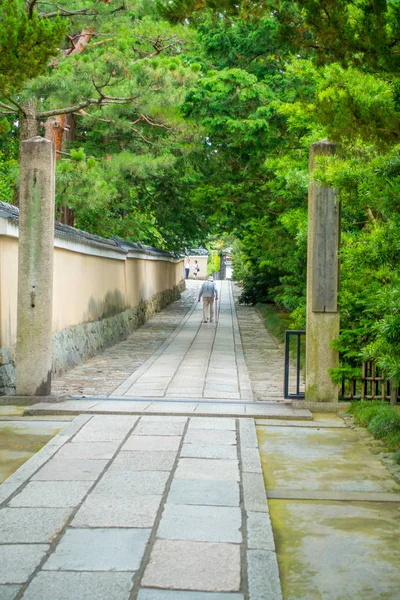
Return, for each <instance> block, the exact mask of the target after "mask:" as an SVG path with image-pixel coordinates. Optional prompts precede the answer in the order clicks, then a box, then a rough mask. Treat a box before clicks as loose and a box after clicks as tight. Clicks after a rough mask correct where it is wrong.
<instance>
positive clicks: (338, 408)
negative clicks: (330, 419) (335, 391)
mask: <svg viewBox="0 0 400 600" xmlns="http://www.w3.org/2000/svg"><path fill="white" fill-rule="evenodd" d="M350 405H351V402H306V401H305V400H304V401H303V400H293V401H292V404H291V406H292V408H294V409H308V410H309V411H311V412H315V413H340V412H346V410H347V409H348V408H349V407H350Z"/></svg>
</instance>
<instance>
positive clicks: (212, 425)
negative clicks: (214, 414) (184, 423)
mask: <svg viewBox="0 0 400 600" xmlns="http://www.w3.org/2000/svg"><path fill="white" fill-rule="evenodd" d="M191 429H207V430H209V431H210V430H212V429H223V430H224V429H225V430H228V431H236V419H229V418H228V419H226V418H224V417H219V418H207V417H193V418H192V419H190V422H189V427H188V431H189V430H191Z"/></svg>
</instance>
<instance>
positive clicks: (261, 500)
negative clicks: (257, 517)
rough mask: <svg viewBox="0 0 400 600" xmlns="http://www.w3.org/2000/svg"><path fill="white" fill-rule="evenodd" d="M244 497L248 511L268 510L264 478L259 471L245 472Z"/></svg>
mask: <svg viewBox="0 0 400 600" xmlns="http://www.w3.org/2000/svg"><path fill="white" fill-rule="evenodd" d="M243 497H244V505H245V508H246V510H247V511H250V512H251V511H254V512H268V504H267V498H266V495H265V488H264V480H263V477H262V475H260V474H259V473H243Z"/></svg>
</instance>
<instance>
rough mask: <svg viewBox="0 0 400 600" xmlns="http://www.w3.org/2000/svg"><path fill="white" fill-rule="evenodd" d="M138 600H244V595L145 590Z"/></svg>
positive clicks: (142, 590)
mask: <svg viewBox="0 0 400 600" xmlns="http://www.w3.org/2000/svg"><path fill="white" fill-rule="evenodd" d="M138 600H244V596H243V595H242V594H224V593H221V594H220V593H216V594H214V593H213V592H178V591H176V590H154V589H152V590H151V589H149V588H143V589H141V590H140V592H139V595H138Z"/></svg>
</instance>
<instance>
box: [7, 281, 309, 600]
mask: <svg viewBox="0 0 400 600" xmlns="http://www.w3.org/2000/svg"><path fill="white" fill-rule="evenodd" d="M200 285H201V282H190V284H189V289H188V291H187V292H186V293H185V294H184V295H183V297H182V299H181V300H180V301H178V302H176V303H174V304H173V305H171V306H170V307H168V308H167V309H166V310H165V311H162V313H161V314H159V315H156V316H155V317H154V318H153V319H151V320H150V321H149V322H148V323H147V324H146V325H145V326H144V327H143V328H141V329H139V330H137V331H136V332H134V334H133V335H132V336H130V338H129V339H128V340H127V341H126V342H122V343H121V344H117V345H116V346H114V347H113V348H111V349H109V350H108V351H106V352H105V353H104V354H103V355H101V356H99V357H95V358H94V359H92V360H91V361H88V363H86V364H85V365H82V366H80V367H77V368H76V369H73V370H72V371H70V372H69V373H67V374H66V375H65V376H64V377H63V378H62V379H61V380H59V381H58V382H56V384H55V386H54V388H53V391H54V392H55V393H57V392H58V393H60V392H64V393H67V394H68V393H72V397H71V398H69V399H67V400H64V401H61V402H58V403H53V404H47V403H39V404H37V405H34V406H32V407H27V408H26V409H25V414H30V415H35V414H36V415H59V414H62V415H75V414H76V415H80V416H77V418H76V419H74V421H73V422H72V423H69V424H68V425H66V426H65V428H64V429H63V430H62V431H61V432H60V433H59V434H58V435H57V436H56V437H55V438H54V439H53V440H51V441H50V442H49V443H48V444H47V445H46V446H45V447H44V448H43V449H42V450H41V451H40V452H38V453H37V454H36V455H35V456H33V457H32V458H31V459H30V460H28V461H27V462H26V463H25V464H24V465H23V466H22V467H21V468H20V469H18V470H17V471H16V472H15V473H14V474H13V475H12V476H11V477H9V478H8V479H7V480H6V481H5V483H3V484H2V485H1V486H0V562H1V564H2V569H1V574H0V599H1V600H3V599H4V600H20V599H22V598H23V599H24V600H50V599H51V600H54V599H56V600H76V599H79V600H94V599H96V600H98V599H99V600H101V599H103V598H104V599H105V600H136V599H138V600H279V599H280V598H281V587H280V581H279V571H278V565H277V560H276V554H275V546H274V540H273V535H272V530H271V524H270V519H269V513H268V504H267V500H266V495H265V489H264V483H263V476H262V469H261V463H260V457H259V452H258V445H257V436H256V430H255V424H254V417H263V418H269V419H271V418H276V419H282V418H284V419H286V420H289V419H299V418H302V419H312V416H311V414H310V413H309V412H308V411H298V410H296V409H294V408H292V407H291V406H290V405H289V404H279V403H278V402H254V401H253V395H252V390H251V381H250V379H249V376H248V370H247V368H246V363H245V359H244V351H243V347H242V343H241V337H240V333H239V326H238V321H237V315H236V310H235V306H234V303H233V296H232V287H231V284H230V283H229V282H222V283H219V284H218V285H219V287H220V290H219V295H220V301H219V303H218V315H217V319H216V323H202V322H201V316H202V312H201V305H200V304H198V303H197V302H196V297H197V294H198V288H199V286H200ZM257 327H259V325H257ZM161 415H162V416H161Z"/></svg>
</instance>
